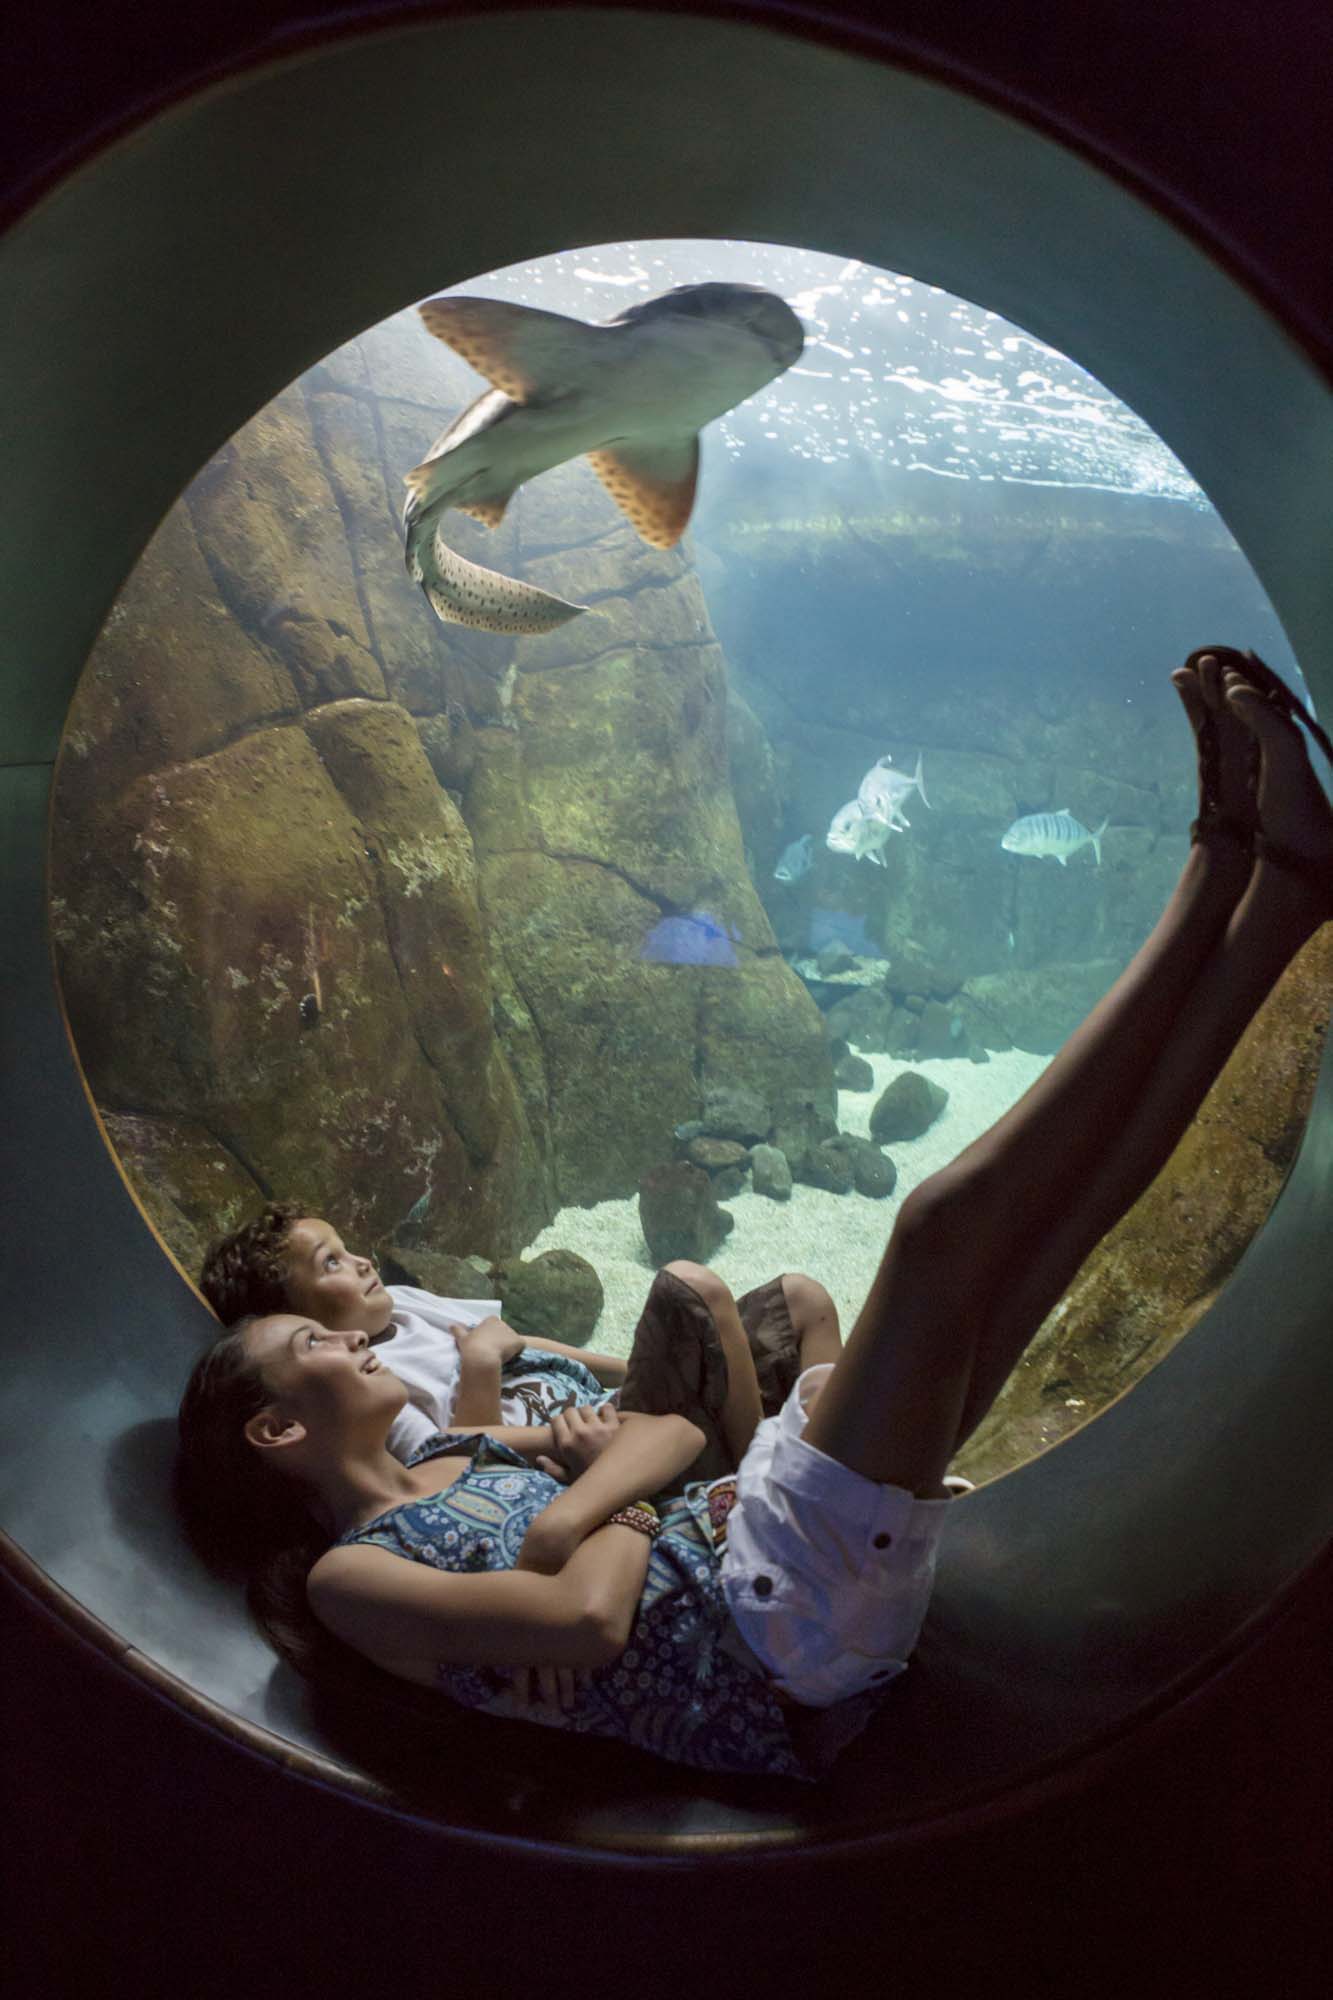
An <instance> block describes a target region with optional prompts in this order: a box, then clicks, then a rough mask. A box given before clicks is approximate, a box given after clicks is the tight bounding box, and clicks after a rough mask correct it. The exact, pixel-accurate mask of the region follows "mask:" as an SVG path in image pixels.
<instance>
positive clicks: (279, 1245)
mask: <svg viewBox="0 0 1333 2000" xmlns="http://www.w3.org/2000/svg"><path fill="white" fill-rule="evenodd" d="M314 1212H315V1211H314V1210H313V1209H310V1208H303V1207H302V1206H301V1205H300V1203H299V1202H294V1201H271V1202H269V1203H268V1204H267V1205H266V1206H265V1207H264V1208H262V1209H261V1210H260V1211H259V1214H258V1215H257V1216H255V1217H254V1219H253V1220H252V1221H250V1222H245V1223H242V1225H241V1227H240V1228H239V1229H233V1230H232V1232H231V1234H230V1236H223V1237H222V1238H220V1240H219V1241H218V1242H216V1243H215V1244H214V1245H213V1246H212V1248H211V1249H210V1251H209V1252H208V1255H207V1256H206V1257H205V1258H204V1268H203V1270H202V1271H201V1272H200V1274H199V1289H200V1291H201V1292H202V1293H203V1295H204V1297H205V1298H206V1299H207V1300H208V1303H209V1304H210V1305H211V1306H212V1308H213V1310H214V1312H215V1313H216V1314H217V1316H218V1318H219V1319H220V1320H221V1321H222V1324H223V1325H224V1326H234V1325H235V1324H236V1322H237V1320H238V1319H245V1318H247V1317H256V1318H262V1317H263V1316H264V1315H265V1314H266V1313H276V1312H284V1311H285V1310H286V1306H287V1296H286V1287H287V1272H288V1264H287V1256H286V1250H287V1239H288V1237H289V1236H290V1235H291V1232H292V1225H293V1224H294V1223H296V1222H299V1221H300V1220H301V1218H302V1216H306V1215H312V1214H314Z"/></svg>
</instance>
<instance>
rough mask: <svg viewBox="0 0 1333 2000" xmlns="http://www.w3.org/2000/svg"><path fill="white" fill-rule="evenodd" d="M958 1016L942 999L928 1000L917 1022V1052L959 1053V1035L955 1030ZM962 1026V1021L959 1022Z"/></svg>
mask: <svg viewBox="0 0 1333 2000" xmlns="http://www.w3.org/2000/svg"><path fill="white" fill-rule="evenodd" d="M956 1018H957V1017H956V1016H953V1015H951V1014H950V1012H949V1010H948V1008H947V1007H946V1006H945V1005H944V1003H943V1002H942V1001H940V1000H928V1001H927V1002H926V1004H925V1006H924V1007H923V1008H922V1010H921V1013H920V1016H919V1018H918V1020H917V1024H916V1052H917V1054H918V1056H927V1057H930V1056H934V1057H939V1056H952V1055H957V1054H958V1053H959V1050H958V1045H957V1037H956V1036H955V1034H954V1032H953V1022H954V1020H955V1019H956ZM959 1026H960V1028H961V1026H962V1023H961V1022H959Z"/></svg>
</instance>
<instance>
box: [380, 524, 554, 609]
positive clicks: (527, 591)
mask: <svg viewBox="0 0 1333 2000" xmlns="http://www.w3.org/2000/svg"><path fill="white" fill-rule="evenodd" d="M429 550H430V556H431V558H432V560H431V561H430V562H429V564H428V565H423V564H422V562H421V559H420V551H419V550H418V549H415V548H414V547H413V544H412V541H411V538H410V537H409V541H408V550H407V566H408V572H409V574H410V575H411V576H412V577H413V579H414V580H415V581H416V582H418V583H419V584H420V585H421V587H422V589H423V590H424V591H425V593H426V597H427V599H428V600H429V602H430V606H431V609H432V610H433V611H434V613H435V615H436V617H437V618H439V619H441V620H442V621H443V622H444V623H445V624H448V625H471V626H473V627H474V628H475V629H476V630H477V631H480V632H553V631H554V630H555V628H556V627H557V626H558V625H564V624H567V623H568V621H569V620H570V619H571V618H577V617H578V615H579V613H580V612H582V611H586V610H587V609H588V606H587V605H586V604H570V603H569V602H568V600H567V599H565V598H563V597H553V596H552V595H551V594H550V592H549V591H545V590H538V589H537V587H536V586H535V584H530V583H520V582H518V580H517V579H516V578H515V577H511V576H501V575H500V573H499V571H498V570H493V569H483V568H482V566H481V564H480V563H472V562H467V561H465V560H464V558H463V557H462V556H460V555H456V554H455V553H454V551H453V550H452V549H451V548H450V547H449V546H448V544H447V543H446V542H445V541H444V539H443V537H442V536H441V535H440V532H439V530H438V529H436V531H435V533H434V534H433V535H432V536H431V537H430V542H429Z"/></svg>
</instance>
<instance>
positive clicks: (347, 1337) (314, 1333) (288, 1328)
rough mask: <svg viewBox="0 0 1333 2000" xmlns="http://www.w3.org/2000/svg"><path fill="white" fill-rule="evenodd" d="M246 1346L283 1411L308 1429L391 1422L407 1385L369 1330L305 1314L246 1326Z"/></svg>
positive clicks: (279, 1315)
mask: <svg viewBox="0 0 1333 2000" xmlns="http://www.w3.org/2000/svg"><path fill="white" fill-rule="evenodd" d="M245 1347H246V1351H247V1353H248V1354H249V1355H250V1357H251V1359H252V1360H254V1361H255V1362H256V1363H257V1364H258V1367H259V1372H260V1375H261V1376H262V1378H263V1381H264V1383H265V1386H266V1387H267V1389H268V1390H269V1392H270V1394H271V1395H272V1397H273V1399H274V1404H275V1406H276V1407H277V1409H278V1410H280V1411H281V1412H282V1413H283V1414H284V1415H286V1416H288V1417H295V1418H296V1419H297V1420H298V1421H299V1422H301V1423H302V1424H303V1425H304V1426H305V1428H306V1429H307V1430H309V1429H310V1428H311V1427H312V1426H314V1427H316V1428H317V1429H319V1430H321V1431H326V1430H327V1426H328V1424H329V1422H330V1421H332V1422H333V1423H335V1424H336V1426H337V1428H338V1430H339V1431H346V1429H347V1428H348V1426H349V1425H351V1426H353V1427H355V1428H358V1429H359V1428H360V1427H361V1425H362V1423H363V1422H364V1423H365V1424H367V1425H368V1426H369V1427H370V1428H372V1429H377V1428H379V1427H380V1426H381V1425H385V1426H387V1423H388V1422H391V1421H392V1419H393V1417H394V1416H396V1415H397V1413H398V1411H399V1410H400V1409H401V1408H402V1407H403V1404H404V1403H405V1402H406V1401H407V1390H406V1389H405V1388H404V1386H403V1384H402V1383H401V1382H400V1381H399V1379H398V1377H397V1376H396V1375H395V1374H394V1373H393V1371H392V1370H391V1369H389V1368H386V1367H385V1366H384V1364H383V1362H382V1361H381V1360H380V1358H379V1356H378V1354H375V1353H373V1352H372V1350H371V1346H370V1341H369V1339H368V1337H367V1336H366V1334H364V1333H362V1332H357V1333H339V1332H337V1331H336V1330H335V1329H333V1328H332V1327H327V1326H323V1325H321V1324H320V1322H319V1321H318V1320H313V1319H307V1318H306V1317H305V1316H304V1315H303V1314H301V1313H271V1314H269V1315H268V1316H267V1317H266V1318H264V1319H257V1320H255V1321H253V1322H252V1323H251V1325H250V1326H248V1327H247V1328H246V1330H245Z"/></svg>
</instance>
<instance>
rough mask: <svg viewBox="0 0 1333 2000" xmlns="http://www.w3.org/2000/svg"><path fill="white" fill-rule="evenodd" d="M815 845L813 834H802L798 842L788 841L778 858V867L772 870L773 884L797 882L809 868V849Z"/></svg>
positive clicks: (810, 858)
mask: <svg viewBox="0 0 1333 2000" xmlns="http://www.w3.org/2000/svg"><path fill="white" fill-rule="evenodd" d="M814 844H815V836H814V835H813V833H803V834H802V835H801V837H800V839H799V840H791V841H788V843H787V845H786V846H785V847H784V848H783V850H782V853H781V855H780V856H779V857H778V865H777V867H776V868H775V869H774V870H773V879H774V881H775V882H799V881H800V879H801V877H802V875H804V874H805V873H806V871H807V870H808V869H809V868H810V866H811V860H812V857H811V849H812V848H813V847H814Z"/></svg>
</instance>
